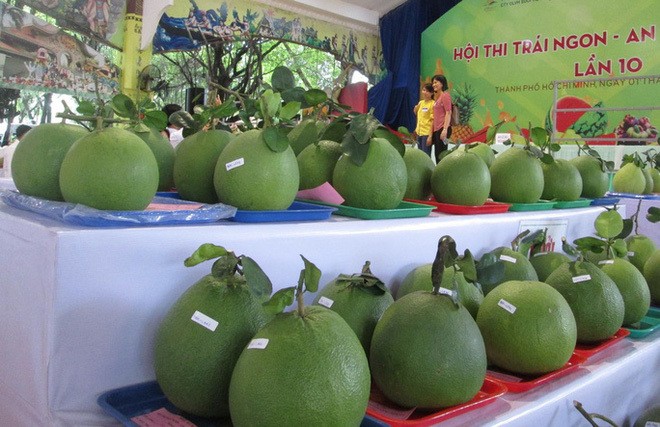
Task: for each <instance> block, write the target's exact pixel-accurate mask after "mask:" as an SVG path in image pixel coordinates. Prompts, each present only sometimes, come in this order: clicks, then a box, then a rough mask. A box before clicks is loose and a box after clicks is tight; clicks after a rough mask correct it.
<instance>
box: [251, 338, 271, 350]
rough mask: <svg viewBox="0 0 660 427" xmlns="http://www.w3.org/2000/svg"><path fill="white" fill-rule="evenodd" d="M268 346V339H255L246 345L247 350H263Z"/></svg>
mask: <svg viewBox="0 0 660 427" xmlns="http://www.w3.org/2000/svg"><path fill="white" fill-rule="evenodd" d="M267 346H268V338H255V339H253V340H252V341H250V343H249V344H248V346H247V348H254V349H257V350H263V349H264V348H266V347H267Z"/></svg>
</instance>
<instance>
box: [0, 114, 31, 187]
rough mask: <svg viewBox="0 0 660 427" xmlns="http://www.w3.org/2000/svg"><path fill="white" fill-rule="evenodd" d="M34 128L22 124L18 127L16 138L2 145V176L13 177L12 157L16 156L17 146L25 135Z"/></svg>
mask: <svg viewBox="0 0 660 427" xmlns="http://www.w3.org/2000/svg"><path fill="white" fill-rule="evenodd" d="M30 129H32V126H28V125H20V126H18V127H17V128H16V139H15V140H14V142H12V143H10V144H9V145H6V146H4V147H2V150H0V161H1V162H2V173H1V174H0V176H4V177H5V178H11V159H12V157H14V151H15V150H16V146H17V145H18V143H19V142H20V141H21V139H23V136H24V135H25V134H26V133H27V132H28V131H29V130H30Z"/></svg>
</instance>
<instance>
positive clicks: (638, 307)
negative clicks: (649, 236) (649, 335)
mask: <svg viewBox="0 0 660 427" xmlns="http://www.w3.org/2000/svg"><path fill="white" fill-rule="evenodd" d="M599 267H600V268H601V269H602V270H603V272H604V273H605V274H607V275H608V276H609V277H610V279H612V280H613V281H614V283H615V284H616V286H617V287H618V288H619V292H621V296H622V297H623V304H624V306H625V314H624V316H623V326H628V325H632V324H633V323H637V322H639V321H640V320H642V317H644V315H645V314H646V312H647V311H648V310H649V307H650V306H651V293H650V290H649V286H648V284H647V283H646V279H645V278H644V276H643V275H642V273H640V272H639V270H638V269H637V267H635V266H634V265H632V264H631V263H630V261H627V260H625V259H622V258H615V259H613V260H605V261H601V262H600V264H599Z"/></svg>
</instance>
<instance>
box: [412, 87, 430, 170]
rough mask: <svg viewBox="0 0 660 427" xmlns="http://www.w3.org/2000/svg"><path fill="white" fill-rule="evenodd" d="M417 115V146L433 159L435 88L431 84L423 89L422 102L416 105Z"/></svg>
mask: <svg viewBox="0 0 660 427" xmlns="http://www.w3.org/2000/svg"><path fill="white" fill-rule="evenodd" d="M413 111H414V112H415V114H416V115H417V127H416V128H415V134H416V135H417V146H418V147H419V148H420V149H421V150H422V151H424V152H425V153H426V154H428V155H429V157H431V140H430V139H429V135H430V134H431V126H433V86H432V85H431V84H430V83H427V84H425V85H424V86H423V87H422V100H421V101H419V102H418V103H417V105H415V108H413Z"/></svg>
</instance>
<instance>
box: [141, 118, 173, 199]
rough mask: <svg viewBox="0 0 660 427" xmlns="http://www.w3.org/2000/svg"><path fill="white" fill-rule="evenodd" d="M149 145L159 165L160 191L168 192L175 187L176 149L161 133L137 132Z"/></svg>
mask: <svg viewBox="0 0 660 427" xmlns="http://www.w3.org/2000/svg"><path fill="white" fill-rule="evenodd" d="M135 134H136V135H137V136H139V137H140V138H142V140H143V141H144V142H146V143H147V145H148V146H149V148H150V149H151V152H152V153H154V157H155V158H156V163H158V176H159V178H158V190H159V191H168V190H171V189H172V187H174V147H172V144H170V141H168V140H167V138H165V137H164V136H163V135H162V134H161V133H160V132H157V131H155V130H153V129H150V130H149V131H148V132H135Z"/></svg>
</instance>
